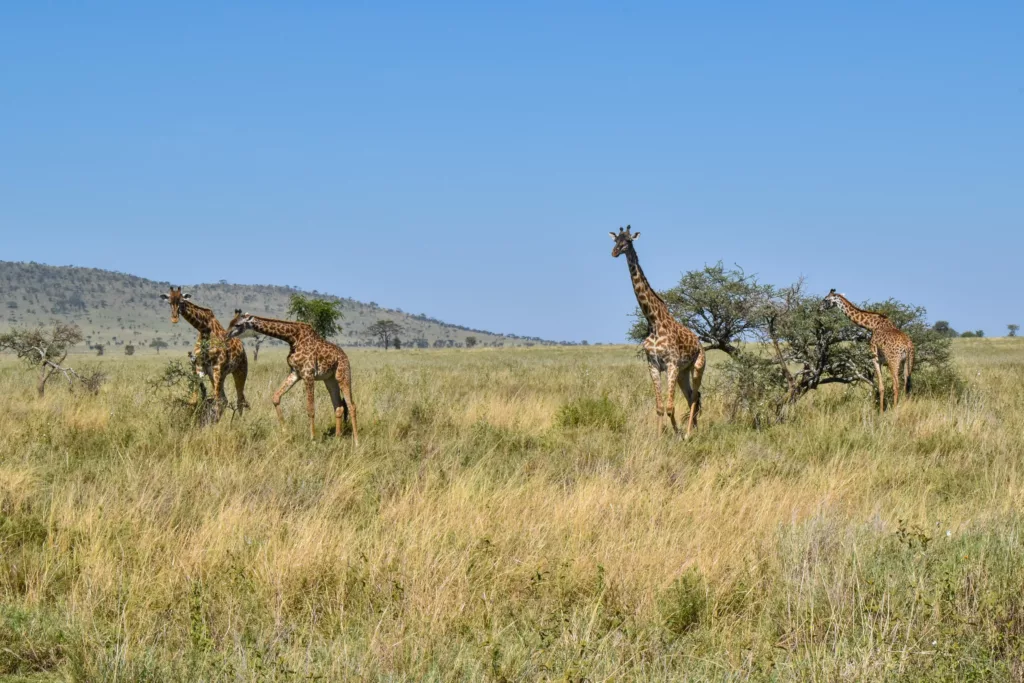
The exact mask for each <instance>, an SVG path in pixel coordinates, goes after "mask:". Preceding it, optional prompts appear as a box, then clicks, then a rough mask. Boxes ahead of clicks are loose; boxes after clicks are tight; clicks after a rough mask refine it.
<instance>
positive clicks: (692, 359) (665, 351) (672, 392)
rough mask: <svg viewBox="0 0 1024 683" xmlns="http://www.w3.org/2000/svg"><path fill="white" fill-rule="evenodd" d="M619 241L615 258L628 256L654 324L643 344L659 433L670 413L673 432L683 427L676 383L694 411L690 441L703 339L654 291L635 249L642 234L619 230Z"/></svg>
mask: <svg viewBox="0 0 1024 683" xmlns="http://www.w3.org/2000/svg"><path fill="white" fill-rule="evenodd" d="M608 234H609V235H611V236H612V239H613V240H615V247H614V248H613V249H612V256H613V257H615V258H618V257H619V255H620V254H625V255H626V263H628V264H629V276H630V279H631V280H632V281H633V291H634V292H635V293H636V300H637V303H639V304H640V310H641V311H643V314H644V317H645V318H647V322H648V323H649V324H650V328H651V335H650V336H649V337H647V339H645V340H644V341H643V344H642V345H643V348H644V353H645V354H646V355H647V365H648V368H649V369H650V371H651V379H652V380H653V381H654V398H655V401H656V404H657V408H656V411H657V415H658V431H659V432H660V431H661V430H662V428H663V422H662V419H661V418H662V416H663V415H664V413H665V411H668V417H669V420H670V421H671V422H672V429H673V431H675V433H676V434H678V433H679V427H678V425H676V409H675V405H676V383H677V382H678V384H679V386H680V388H681V389H682V390H683V396H685V397H686V403H687V405H688V406H689V408H690V417H689V420H688V421H687V424H686V438H690V434H691V433H692V432H693V429H694V427H696V426H697V414H698V413H699V412H700V385H701V381H702V379H703V377H704V365H705V358H704V347H703V346H701V343H700V339H698V338H697V335H696V334H694V333H693V332H692V331H690V330H688V329H686V328H685V327H683V326H682V325H680V324H679V322H677V321H676V319H675V318H673V317H672V314H671V313H669V310H668V306H667V305H665V302H664V301H662V299H661V297H660V296H658V294H657V293H656V292H655V291H654V289H653V288H651V284H650V283H649V282H648V281H647V278H646V277H645V276H644V271H642V270H641V269H640V261H639V259H638V258H637V255H636V249H634V248H633V241H634V240H636V239H637V238H638V237H640V233H638V232H636V233H631V232H630V226H628V225H627V226H626V227H625V229H623V228H619V232H618V233H614V232H610V233H608ZM662 372H664V373H665V376H666V379H667V381H668V382H667V386H666V393H665V407H664V408H662V402H661V398H662V392H661V373H662Z"/></svg>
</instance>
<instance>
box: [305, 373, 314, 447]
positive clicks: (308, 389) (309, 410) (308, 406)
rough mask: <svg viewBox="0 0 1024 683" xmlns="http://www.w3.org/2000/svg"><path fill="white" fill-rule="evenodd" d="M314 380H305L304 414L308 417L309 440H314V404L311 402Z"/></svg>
mask: <svg viewBox="0 0 1024 683" xmlns="http://www.w3.org/2000/svg"><path fill="white" fill-rule="evenodd" d="M315 385H316V380H315V379H313V378H312V377H311V378H309V379H307V380H306V414H307V415H309V438H311V439H315V438H316V420H315V415H316V404H315V403H314V402H313V387H314V386H315Z"/></svg>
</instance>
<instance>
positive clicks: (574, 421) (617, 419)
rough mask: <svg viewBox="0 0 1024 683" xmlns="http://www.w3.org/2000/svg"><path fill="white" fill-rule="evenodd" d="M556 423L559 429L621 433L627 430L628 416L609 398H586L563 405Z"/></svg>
mask: <svg viewBox="0 0 1024 683" xmlns="http://www.w3.org/2000/svg"><path fill="white" fill-rule="evenodd" d="M555 423H556V424H557V425H558V426H559V427H598V428H600V427H605V428H607V429H610V430H611V431H613V432H620V431H622V430H623V429H625V428H626V415H625V413H624V412H623V410H622V408H621V407H620V406H619V404H618V403H616V402H615V401H613V400H611V399H610V398H608V397H607V396H602V397H601V398H590V397H584V398H578V399H576V400H574V401H570V402H568V403H564V404H562V406H561V407H560V408H559V409H558V414H557V416H556V417H555Z"/></svg>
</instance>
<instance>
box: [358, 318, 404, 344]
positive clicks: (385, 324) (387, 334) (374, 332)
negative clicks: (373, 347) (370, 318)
mask: <svg viewBox="0 0 1024 683" xmlns="http://www.w3.org/2000/svg"><path fill="white" fill-rule="evenodd" d="M366 331H367V332H368V333H369V334H370V336H372V337H375V338H376V339H377V340H378V341H379V342H380V344H381V345H382V346H383V347H384V350H385V351H387V350H388V348H389V347H390V346H391V340H392V339H394V338H395V337H396V336H398V333H399V332H401V331H402V326H401V325H399V324H398V323H396V322H395V321H394V320H378V321H377V322H375V323H374V324H372V325H370V327H368V328H367V330H366Z"/></svg>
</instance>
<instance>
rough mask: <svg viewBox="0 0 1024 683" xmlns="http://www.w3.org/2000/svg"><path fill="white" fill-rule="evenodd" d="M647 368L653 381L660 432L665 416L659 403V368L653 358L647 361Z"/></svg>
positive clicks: (659, 431)
mask: <svg viewBox="0 0 1024 683" xmlns="http://www.w3.org/2000/svg"><path fill="white" fill-rule="evenodd" d="M647 369H648V370H650V371H651V381H652V382H654V403H655V409H654V410H655V413H656V415H657V420H658V433H659V434H661V432H662V429H663V426H662V418H663V417H664V416H665V409H664V408H663V407H662V405H661V369H660V368H659V367H658V363H657V361H654V360H649V361H648V363H647Z"/></svg>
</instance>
